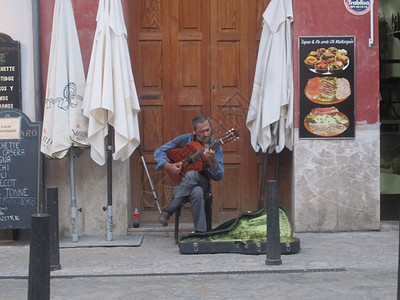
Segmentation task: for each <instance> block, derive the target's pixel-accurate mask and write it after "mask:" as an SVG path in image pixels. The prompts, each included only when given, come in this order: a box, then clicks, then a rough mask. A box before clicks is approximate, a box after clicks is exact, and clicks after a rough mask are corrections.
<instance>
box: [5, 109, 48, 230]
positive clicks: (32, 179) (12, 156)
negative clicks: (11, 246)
mask: <svg viewBox="0 0 400 300" xmlns="http://www.w3.org/2000/svg"><path fill="white" fill-rule="evenodd" d="M41 132H42V130H41V123H35V122H31V121H30V120H29V118H28V117H27V116H26V115H25V114H23V113H22V112H21V111H19V110H13V109H0V229H22V228H30V226H31V215H32V214H36V213H38V211H39V191H40V188H39V187H40V184H39V182H40V176H39V174H40V151H39V147H40V143H39V141H40V134H41Z"/></svg>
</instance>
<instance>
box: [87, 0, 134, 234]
mask: <svg viewBox="0 0 400 300" xmlns="http://www.w3.org/2000/svg"><path fill="white" fill-rule="evenodd" d="M96 21H97V28H96V33H95V37H94V42H93V48H92V54H91V58H90V64H89V70H88V75H87V81H86V87H85V95H84V100H83V102H84V104H83V105H84V115H85V116H87V117H88V118H89V129H88V139H89V143H90V145H91V152H90V155H91V158H92V159H93V160H94V161H95V162H96V163H97V164H99V165H104V163H105V161H106V148H107V181H108V184H107V189H108V201H107V202H108V207H107V211H108V222H107V239H108V240H111V239H112V178H111V160H112V159H111V152H112V151H113V150H112V149H114V152H113V154H112V156H113V158H114V159H115V160H122V161H124V160H126V159H128V158H129V157H130V155H131V154H132V153H133V152H134V150H135V149H136V147H137V146H138V145H139V144H140V136H139V122H138V113H139V111H140V106H139V101H138V98H137V93H136V87H135V83H134V79H133V74H132V68H131V61H130V55H129V50H128V43H127V30H126V27H125V23H124V16H123V11H122V5H121V1H120V0H100V1H99V7H98V11H97V18H96ZM111 126H112V127H111ZM106 137H108V139H107V141H108V143H106ZM112 137H114V139H113V140H112V139H111V138H112ZM106 144H107V147H106Z"/></svg>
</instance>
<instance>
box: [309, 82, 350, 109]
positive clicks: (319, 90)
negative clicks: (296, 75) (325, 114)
mask: <svg viewBox="0 0 400 300" xmlns="http://www.w3.org/2000/svg"><path fill="white" fill-rule="evenodd" d="M304 94H305V95H306V97H307V98H308V99H309V100H311V101H312V102H314V103H317V104H323V105H332V104H336V103H339V102H342V101H344V100H346V99H347V98H348V97H349V96H350V95H351V87H350V82H349V81H348V80H347V79H346V78H338V77H330V76H327V77H314V78H310V79H309V80H308V81H307V84H306V87H305V88H304Z"/></svg>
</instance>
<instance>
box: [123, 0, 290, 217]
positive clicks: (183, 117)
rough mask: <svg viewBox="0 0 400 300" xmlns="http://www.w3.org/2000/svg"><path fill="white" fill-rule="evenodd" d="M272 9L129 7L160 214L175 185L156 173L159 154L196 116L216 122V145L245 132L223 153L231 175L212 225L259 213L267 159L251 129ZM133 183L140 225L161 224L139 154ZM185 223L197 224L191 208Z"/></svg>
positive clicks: (161, 1) (216, 192) (216, 4)
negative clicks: (260, 51)
mask: <svg viewBox="0 0 400 300" xmlns="http://www.w3.org/2000/svg"><path fill="white" fill-rule="evenodd" d="M267 3H269V0H153V1H151V0H147V1H129V2H128V6H129V16H130V18H129V19H130V23H129V41H130V50H131V59H132V65H133V68H134V70H133V72H134V77H135V83H136V88H137V90H138V94H139V98H140V105H141V113H140V114H139V116H140V119H139V120H140V130H141V139H142V142H141V144H142V148H143V153H144V159H145V161H146V164H147V166H148V170H149V173H150V176H151V179H152V181H153V183H154V186H155V190H156V194H157V196H158V200H159V201H160V203H161V206H162V207H164V206H166V205H167V204H168V202H169V201H170V200H171V197H172V182H171V180H170V179H169V178H168V176H167V175H166V174H165V173H164V172H156V171H154V166H155V162H154V160H153V152H154V150H155V149H156V148H157V147H159V146H160V145H161V144H163V143H165V142H167V141H169V140H170V139H171V138H173V137H175V136H177V135H179V134H183V133H186V132H191V131H192V129H191V121H192V119H193V117H194V116H195V115H197V114H198V113H205V114H209V115H211V117H212V118H213V126H214V128H215V132H214V137H216V138H218V137H220V136H222V135H223V134H224V133H225V132H226V131H227V130H229V129H231V128H236V129H237V130H238V131H239V133H240V140H239V141H237V142H231V143H228V144H226V145H224V147H223V150H224V165H225V176H224V179H223V180H222V181H220V182H213V186H212V191H213V196H214V201H213V222H214V223H222V222H223V221H226V220H228V219H230V218H233V217H236V216H237V215H238V214H239V213H240V212H243V211H248V210H254V209H256V208H257V207H258V194H259V187H260V180H259V178H260V175H261V161H262V155H257V154H256V153H255V152H254V150H253V149H252V148H251V145H250V136H249V131H248V129H247V127H246V124H245V122H246V117H247V109H248V106H249V99H250V96H251V89H252V84H253V77H254V70H255V63H256V57H257V48H258V45H259V39H260V35H261V28H262V26H261V21H262V13H263V12H264V10H265V8H266V5H267ZM268 161H269V165H268V178H273V177H274V155H271V157H270V158H269V160H268ZM287 161H288V160H287V159H286V158H285V162H284V165H285V167H287V166H288V165H289V166H288V167H289V168H288V169H289V171H286V170H284V171H282V172H281V173H282V178H284V179H283V180H284V181H285V182H284V183H285V185H286V181H287V180H288V179H287V178H289V179H290V164H288V163H287ZM289 161H290V160H289ZM131 179H132V188H131V191H132V193H131V194H132V200H131V206H132V207H133V206H140V208H141V210H142V212H141V221H142V222H144V223H146V222H147V223H155V222H157V217H158V211H157V208H156V205H155V201H154V196H153V194H152V191H151V187H150V184H149V181H148V177H147V175H146V172H145V169H144V167H143V164H142V161H141V159H140V157H139V155H138V153H137V151H136V152H135V153H134V155H133V156H132V159H131ZM289 182H290V180H289ZM281 184H282V183H281ZM289 186H290V185H289ZM290 191H291V189H290V188H289V189H286V190H285V193H284V197H285V198H289V199H290ZM286 202H290V200H289V201H286ZM182 220H183V221H191V217H190V210H189V209H185V210H184V211H183V215H182Z"/></svg>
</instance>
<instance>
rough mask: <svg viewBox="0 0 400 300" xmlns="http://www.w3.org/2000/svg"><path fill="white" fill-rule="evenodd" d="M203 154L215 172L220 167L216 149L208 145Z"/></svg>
mask: <svg viewBox="0 0 400 300" xmlns="http://www.w3.org/2000/svg"><path fill="white" fill-rule="evenodd" d="M203 155H204V156H205V158H206V159H207V161H208V164H209V166H210V168H211V170H213V171H214V172H215V171H216V170H217V169H218V162H217V160H216V159H215V151H214V150H212V149H210V148H207V147H206V148H204V153H203Z"/></svg>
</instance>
